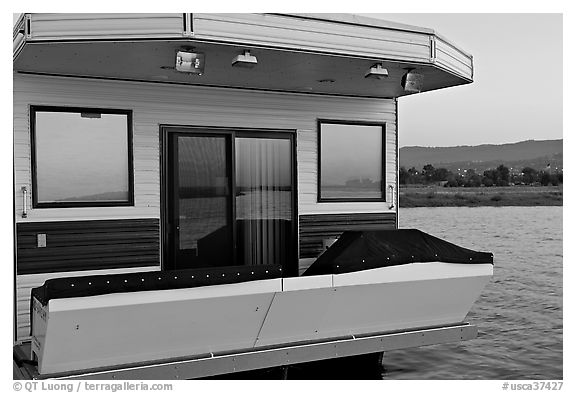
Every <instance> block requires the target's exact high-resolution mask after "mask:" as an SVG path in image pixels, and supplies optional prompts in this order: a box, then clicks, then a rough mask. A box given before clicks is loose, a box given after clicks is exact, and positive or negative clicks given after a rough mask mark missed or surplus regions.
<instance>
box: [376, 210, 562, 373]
mask: <svg viewBox="0 0 576 393" xmlns="http://www.w3.org/2000/svg"><path fill="white" fill-rule="evenodd" d="M399 223H400V227H401V228H418V229H421V230H423V231H425V232H428V233H430V234H432V235H434V236H437V237H440V238H442V239H445V240H448V241H450V242H453V243H455V244H458V245H460V246H462V247H466V248H471V249H473V250H477V251H490V252H492V253H494V277H493V279H492V281H491V282H490V283H489V284H488V285H487V286H486V288H485V289H484V291H483V292H482V295H481V297H480V298H479V299H478V300H477V301H476V303H475V304H474V306H473V308H472V310H471V311H470V313H469V314H468V317H467V318H466V320H467V321H468V322H470V323H472V324H475V325H477V326H478V329H479V335H478V338H477V339H475V340H471V341H467V342H464V343H459V344H443V345H435V346H430V347H422V348H416V349H410V350H402V351H395V352H388V353H386V354H385V356H384V366H385V369H386V372H385V373H384V375H383V378H384V379H562V351H563V344H562V331H563V330H562V326H563V325H562V207H556V206H554V207H544V206H543V207H472V208H470V207H436V208H411V209H400V214H399Z"/></svg>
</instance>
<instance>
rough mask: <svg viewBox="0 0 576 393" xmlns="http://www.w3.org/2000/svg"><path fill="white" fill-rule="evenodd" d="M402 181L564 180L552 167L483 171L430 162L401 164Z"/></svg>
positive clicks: (545, 182) (451, 184) (507, 182)
mask: <svg viewBox="0 0 576 393" xmlns="http://www.w3.org/2000/svg"><path fill="white" fill-rule="evenodd" d="M399 180H400V184H438V183H443V184H444V187H481V186H486V187H492V186H496V187H501V186H509V185H523V184H525V185H543V186H548V185H553V186H557V185H558V184H560V183H563V173H562V172H558V171H556V172H552V171H550V170H548V169H547V170H540V171H538V170H536V169H534V168H530V167H525V168H523V169H522V171H521V172H520V173H512V172H511V171H510V169H509V168H507V167H506V166H504V165H499V166H498V167H497V168H496V169H488V170H485V171H484V172H483V173H482V174H480V173H476V171H475V170H474V169H467V170H465V171H464V173H463V174H462V173H454V172H452V171H449V170H448V169H446V168H434V166H432V165H431V164H426V165H424V167H423V168H422V170H421V171H418V170H417V169H416V168H414V167H412V168H410V169H406V168H405V167H400V172H399Z"/></svg>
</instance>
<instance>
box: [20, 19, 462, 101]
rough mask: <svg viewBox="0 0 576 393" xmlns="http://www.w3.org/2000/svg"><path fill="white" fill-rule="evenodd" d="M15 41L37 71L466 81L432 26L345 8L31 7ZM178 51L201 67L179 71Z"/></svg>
mask: <svg viewBox="0 0 576 393" xmlns="http://www.w3.org/2000/svg"><path fill="white" fill-rule="evenodd" d="M13 44H14V45H13V47H14V71H15V72H20V73H28V74H40V75H56V76H68V77H70V76H73V77H89V78H104V79H112V80H128V81H140V82H161V83H173V84H184V85H200V86H209V87H232V88H243V89H251V90H252V89H255V90H264V91H281V92H298V93H315V94H330V95H345V96H360V97H376V98H396V97H401V96H404V95H408V94H414V93H415V92H419V91H421V92H424V91H430V90H436V89H441V88H446V87H451V86H457V85H462V84H467V83H470V82H472V79H473V61H472V56H471V55H469V54H467V53H466V52H464V51H463V50H462V49H460V48H459V47H457V46H456V45H454V44H452V43H450V42H449V41H448V40H447V39H445V38H443V37H442V36H440V35H438V34H437V33H436V32H435V31H434V30H432V29H426V28H421V27H414V26H408V25H403V24H398V23H392V22H386V21H383V20H380V19H375V18H367V17H360V16H356V15H344V14H223V13H222V14H204V13H194V14H192V13H173V14H135V13H132V14H131V13H123V14H102V13H100V14H73V13H70V14H36V13H31V14H23V16H22V18H21V19H20V21H19V22H18V23H17V25H16V27H15V29H14V35H13ZM179 52H180V53H184V54H185V55H184V57H189V59H188V60H193V61H196V60H198V61H199V63H198V65H199V66H201V68H202V70H201V71H198V72H196V73H194V72H192V73H191V72H179V71H182V70H178V67H177V65H176V63H177V57H178V53H179ZM187 53H188V54H190V55H187ZM180 59H181V60H182V59H183V61H185V62H186V61H187V60H186V58H182V57H180ZM184 71H185V70H184ZM408 73H412V74H410V75H409V76H407V74H408ZM412 77H413V78H412ZM414 78H415V79H416V80H417V81H418V82H419V83H420V85H419V86H418V87H416V88H415V89H410V88H408V89H406V88H405V85H404V84H405V82H406V79H414Z"/></svg>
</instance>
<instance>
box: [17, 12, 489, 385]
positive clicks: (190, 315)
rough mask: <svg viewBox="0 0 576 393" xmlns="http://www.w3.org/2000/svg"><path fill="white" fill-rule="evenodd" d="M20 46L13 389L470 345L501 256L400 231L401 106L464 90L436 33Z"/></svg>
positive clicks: (200, 31)
mask: <svg viewBox="0 0 576 393" xmlns="http://www.w3.org/2000/svg"><path fill="white" fill-rule="evenodd" d="M13 42H14V46H13V48H14V57H13V58H14V63H13V73H14V75H13V77H14V84H13V86H14V96H13V97H14V98H13V106H14V108H13V113H14V217H15V220H14V221H15V222H14V228H15V248H14V253H15V258H14V269H15V274H14V285H15V300H14V310H15V311H14V375H15V377H17V378H37V379H41V378H103V379H112V378H124V379H190V378H197V377H204V376H212V375H219V374H226V373H233V372H238V371H244V370H252V369H259V368H265V367H273V366H286V365H292V364H297V363H304V362H310V361H315V360H322V359H329V358H336V357H345V356H353V355H359V354H366V353H377V352H382V351H388V350H393V349H402V348H409V347H415V346H421V345H429V344H438V343H445V342H453V341H462V340H467V339H471V338H474V337H476V334H477V329H476V327H475V326H472V325H470V324H467V323H466V322H464V318H465V317H466V314H467V313H468V311H469V310H470V308H471V307H472V304H473V303H474V302H475V300H476V299H477V298H478V296H479V295H480V293H481V291H482V289H483V287H484V285H485V284H486V283H487V282H488V280H489V279H490V277H491V276H492V271H493V264H492V263H493V261H492V254H490V253H486V252H476V251H472V250H468V249H465V248H462V247H459V246H456V245H453V244H451V243H448V242H446V241H443V240H441V239H438V238H436V237H434V236H432V235H429V234H426V233H423V232H420V231H418V230H416V229H406V230H401V229H398V206H399V204H398V192H397V190H398V101H399V98H401V97H404V96H408V95H412V94H419V93H422V92H427V91H432V90H436V89H443V88H447V87H454V86H459V85H464V84H468V83H471V82H472V80H473V61H472V56H471V55H469V54H467V53H466V52H464V51H463V50H462V49H460V48H458V47H457V46H456V45H454V44H452V43H451V42H450V41H448V40H447V39H446V38H444V37H442V36H440V35H439V34H437V33H436V32H435V31H434V30H431V29H427V28H421V27H415V26H408V25H403V24H397V23H391V22H387V21H383V20H380V19H372V18H366V17H360V16H355V15H343V14H198V13H174V14H129V13H125V14H74V13H65V14H35V13H27V14H23V15H22V16H21V18H20V19H19V21H18V22H17V24H16V26H15V29H14V34H13ZM407 99H409V98H407Z"/></svg>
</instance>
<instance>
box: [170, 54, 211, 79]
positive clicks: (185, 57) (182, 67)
mask: <svg viewBox="0 0 576 393" xmlns="http://www.w3.org/2000/svg"><path fill="white" fill-rule="evenodd" d="M204 62H205V56H204V53H195V52H192V51H188V50H180V51H178V52H177V53H176V71H179V72H184V73H187V74H195V75H202V74H203V73H204Z"/></svg>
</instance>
